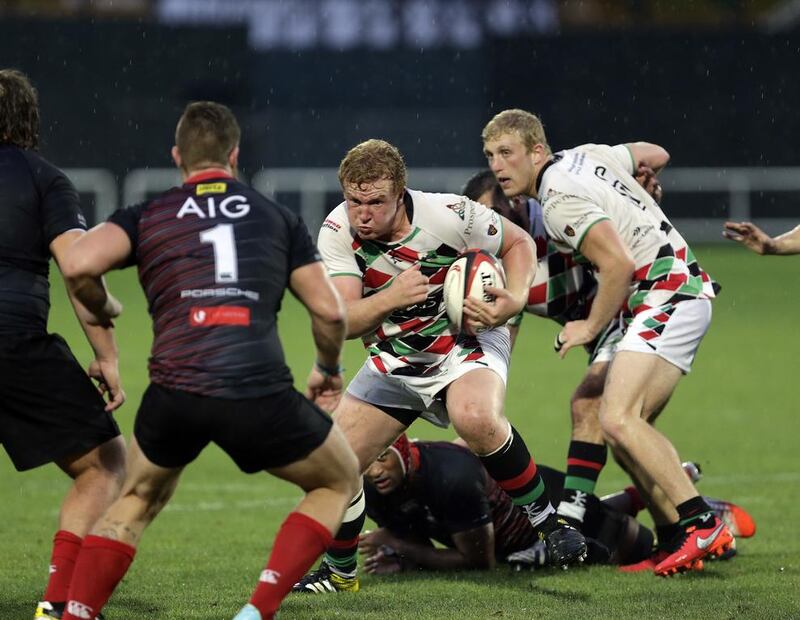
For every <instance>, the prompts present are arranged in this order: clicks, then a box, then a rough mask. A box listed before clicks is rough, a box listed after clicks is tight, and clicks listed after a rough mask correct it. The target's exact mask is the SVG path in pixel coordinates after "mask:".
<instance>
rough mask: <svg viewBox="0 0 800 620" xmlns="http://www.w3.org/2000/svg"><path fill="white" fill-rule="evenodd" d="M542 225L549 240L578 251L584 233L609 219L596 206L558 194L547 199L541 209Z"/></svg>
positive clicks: (580, 199)
mask: <svg viewBox="0 0 800 620" xmlns="http://www.w3.org/2000/svg"><path fill="white" fill-rule="evenodd" d="M543 213H544V225H545V228H546V229H547V234H548V235H550V238H551V239H554V240H555V241H558V242H560V243H562V244H565V245H567V246H569V247H571V248H572V249H573V250H575V251H580V248H581V243H583V239H584V237H586V233H588V232H589V230H590V229H591V228H592V226H594V225H595V224H597V223H598V222H602V221H603V220H607V219H610V218H609V217H608V215H607V214H606V212H605V211H603V210H602V209H601V208H600V207H599V206H598V205H596V204H594V203H593V202H591V201H589V200H587V199H586V198H581V197H579V196H569V195H566V194H560V195H557V196H554V197H551V198H549V199H548V200H547V201H546V204H545V205H544V209H543Z"/></svg>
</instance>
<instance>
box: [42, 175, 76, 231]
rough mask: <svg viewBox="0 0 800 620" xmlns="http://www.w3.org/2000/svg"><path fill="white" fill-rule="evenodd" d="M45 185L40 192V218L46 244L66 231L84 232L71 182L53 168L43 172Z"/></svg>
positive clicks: (74, 190)
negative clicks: (76, 230)
mask: <svg viewBox="0 0 800 620" xmlns="http://www.w3.org/2000/svg"><path fill="white" fill-rule="evenodd" d="M43 174H44V175H47V176H49V178H46V179H40V180H41V181H44V182H45V183H46V185H45V187H44V188H43V189H42V190H41V191H42V203H41V205H42V216H43V221H44V234H45V240H46V241H47V244H48V245H50V243H51V242H52V241H53V239H55V238H56V237H58V236H59V235H60V234H62V233H65V232H67V231H68V230H75V229H79V230H86V218H85V217H84V216H83V212H82V211H81V204H80V198H79V197H78V192H77V190H76V189H75V186H74V185H73V184H72V182H71V181H70V180H69V179H68V178H67V177H66V176H64V174H63V173H62V172H61V171H60V170H57V169H55V168H53V170H52V171H50V170H45V171H43Z"/></svg>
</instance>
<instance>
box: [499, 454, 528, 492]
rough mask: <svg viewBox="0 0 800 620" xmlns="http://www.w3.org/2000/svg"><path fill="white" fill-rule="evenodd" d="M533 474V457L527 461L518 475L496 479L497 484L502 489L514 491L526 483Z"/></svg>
mask: <svg viewBox="0 0 800 620" xmlns="http://www.w3.org/2000/svg"><path fill="white" fill-rule="evenodd" d="M535 475H536V463H534V462H533V459H531V462H530V463H528V466H527V467H526V468H525V471H523V472H522V473H521V474H520V475H519V476H514V477H513V478H509V479H508V480H498V481H497V484H499V485H500V488H501V489H503V490H504V491H514V490H516V489H519V488H521V487H524V486H525V485H526V484H528V483H529V482H530V481H531V479H532V478H533V477H534V476H535Z"/></svg>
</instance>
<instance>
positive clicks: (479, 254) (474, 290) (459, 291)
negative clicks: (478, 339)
mask: <svg viewBox="0 0 800 620" xmlns="http://www.w3.org/2000/svg"><path fill="white" fill-rule="evenodd" d="M505 285H506V276H505V272H504V271H503V265H502V263H501V262H500V260H499V259H498V258H496V257H495V256H493V255H492V254H490V253H489V252H487V251H486V250H466V251H465V252H463V253H462V254H460V255H459V256H458V257H457V258H456V260H455V261H453V263H452V264H451V265H450V268H449V269H448V270H447V275H446V276H445V278H444V287H443V293H444V304H445V309H446V310H447V318H449V319H450V322H451V323H452V324H453V325H455V326H456V327H457V328H458V329H459V331H463V332H464V333H468V334H472V335H474V334H473V332H472V331H471V330H470V329H469V328H468V327H467V326H466V325H465V324H462V320H463V313H464V299H466V298H467V297H472V298H473V299H481V300H483V301H485V302H487V303H494V295H491V294H489V293H487V292H486V287H487V286H488V287H494V288H503V287H505ZM477 331H478V333H479V332H481V331H484V330H477Z"/></svg>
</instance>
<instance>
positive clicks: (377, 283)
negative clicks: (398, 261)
mask: <svg viewBox="0 0 800 620" xmlns="http://www.w3.org/2000/svg"><path fill="white" fill-rule="evenodd" d="M391 279H392V276H390V275H389V274H388V273H383V272H382V271H378V270H377V269H372V268H368V269H367V270H366V271H365V272H364V286H366V287H367V288H380V287H381V286H383V285H384V284H386V283H387V282H388V281H389V280H391Z"/></svg>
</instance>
